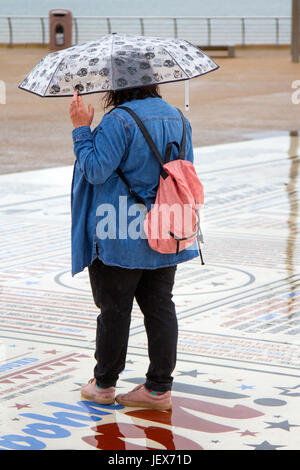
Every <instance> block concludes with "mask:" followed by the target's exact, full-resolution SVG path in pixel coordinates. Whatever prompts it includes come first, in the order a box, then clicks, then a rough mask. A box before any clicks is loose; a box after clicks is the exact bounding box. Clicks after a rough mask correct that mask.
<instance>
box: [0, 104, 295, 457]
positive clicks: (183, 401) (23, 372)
mask: <svg viewBox="0 0 300 470" xmlns="http://www.w3.org/2000/svg"><path fill="white" fill-rule="evenodd" d="M50 106H51V107H52V106H54V103H53V102H51V103H50ZM299 148H300V146H299V136H298V135H297V134H295V133H294V134H293V135H292V136H290V135H287V134H284V135H279V136H274V135H273V136H271V137H266V138H264V139H252V140H247V141H243V142H233V143H225V144H221V145H210V146H207V147H195V164H196V168H197V172H198V174H199V177H200V179H201V181H202V182H203V184H204V188H205V206H204V208H203V211H202V215H201V217H202V220H203V222H202V228H203V232H204V241H205V243H204V245H203V255H204V259H205V262H206V264H205V265H204V266H202V265H201V263H200V261H199V260H198V259H196V260H193V261H191V262H188V263H183V264H182V265H180V266H179V267H178V273H177V278H176V284H175V289H174V301H175V303H176V308H177V315H178V321H179V343H178V362H177V367H176V369H175V371H174V387H173V409H172V411H168V412H160V411H153V410H145V409H138V408H124V407H122V406H119V405H116V406H101V405H97V404H95V403H93V402H87V401H84V400H82V399H81V396H80V387H81V385H82V384H84V383H86V382H87V380H89V379H90V378H91V376H92V374H93V368H94V365H95V362H94V359H93V354H94V336H95V327H96V316H97V314H98V312H97V309H96V307H95V306H94V304H93V301H92V296H91V293H90V287H89V281H88V275H87V272H86V270H85V271H84V272H83V273H81V274H79V275H78V276H75V277H74V278H72V277H71V275H70V213H69V209H70V185H71V177H72V167H71V166H69V165H66V166H61V167H60V168H50V169H43V170H37V171H31V172H19V173H14V174H6V175H2V176H1V177H0V195H1V205H0V220H1V224H0V243H1V248H2V249H1V253H0V256H1V271H0V294H1V295H0V303H1V307H0V319H1V322H0V352H1V363H0V399H1V403H2V405H1V408H0V410H1V411H0V450H4V449H6V450H7V449H35V450H37V449H50V450H56V449H73V450H78V449H85V450H97V449H109V450H117V449H126V450H137V449H143V450H147V449H167V450H174V449H177V450H183V449H185V450H193V449H194V450H201V449H203V450H291V449H293V450H299V446H300V444H299V443H300V411H299V406H298V402H299V396H300V310H299V305H300V304H299V299H300V291H299V277H300V243H299V189H300V188H299V173H300V172H299ZM147 368H148V357H147V341H146V336H145V332H144V326H143V317H142V314H141V312H140V311H139V309H138V307H137V305H136V304H135V305H134V308H133V313H132V323H131V330H130V340H129V349H128V357H127V364H126V369H125V370H124V372H123V373H122V374H121V376H120V380H119V382H118V388H117V392H124V391H128V390H130V389H132V388H133V387H134V386H135V385H136V384H138V383H142V382H143V381H144V374H145V372H146V370H147Z"/></svg>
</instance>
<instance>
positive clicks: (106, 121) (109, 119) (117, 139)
mask: <svg viewBox="0 0 300 470" xmlns="http://www.w3.org/2000/svg"><path fill="white" fill-rule="evenodd" d="M72 137H73V143H74V154H75V156H76V160H77V162H78V165H79V168H80V170H81V171H82V173H83V175H84V177H85V179H86V180H87V181H88V182H89V183H91V184H103V183H105V181H106V180H107V179H108V178H109V177H110V176H111V175H112V173H113V172H114V171H115V170H116V169H117V167H118V166H119V164H120V162H121V160H122V158H123V156H124V154H125V152H126V150H127V148H128V143H129V136H128V129H127V128H125V123H123V120H121V119H120V118H119V117H118V116H116V115H111V114H107V115H105V116H104V117H103V119H102V121H101V123H100V124H99V126H97V127H96V128H95V129H94V131H93V132H92V131H91V129H90V127H89V126H80V127H77V128H76V129H73V131H72Z"/></svg>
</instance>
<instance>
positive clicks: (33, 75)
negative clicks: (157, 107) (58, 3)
mask: <svg viewBox="0 0 300 470" xmlns="http://www.w3.org/2000/svg"><path fill="white" fill-rule="evenodd" d="M218 68H219V66H218V65H217V64H216V63H215V62H214V61H213V59H211V58H210V57H209V56H208V55H207V54H205V53H204V52H203V51H201V50H200V49H199V48H198V47H195V46H194V45H192V44H191V43H189V42H188V41H185V40H183V39H173V38H170V39H164V38H158V37H149V36H133V35H129V34H118V33H113V34H109V35H107V36H103V37H101V38H100V39H98V40H95V41H90V42H86V43H83V44H78V45H76V46H72V47H68V48H66V49H62V50H60V51H57V52H52V53H50V54H48V55H46V56H45V57H43V58H42V59H41V60H40V61H39V62H38V63H37V65H36V66H35V67H34V68H33V69H32V70H31V71H30V72H29V73H28V75H27V76H26V78H25V79H24V80H23V81H22V82H21V83H20V85H19V88H21V89H23V90H26V91H29V92H32V93H35V94H37V95H39V96H42V97H54V96H55V97H56V96H73V94H74V91H75V90H78V92H79V93H80V94H81V95H84V94H89V93H101V92H107V91H113V90H122V89H126V88H134V87H140V86H145V85H151V84H161V83H168V82H176V81H180V80H189V79H191V78H194V77H198V76H200V75H204V74H206V73H208V72H211V71H213V70H216V69H218Z"/></svg>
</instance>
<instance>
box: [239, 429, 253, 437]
mask: <svg viewBox="0 0 300 470" xmlns="http://www.w3.org/2000/svg"><path fill="white" fill-rule="evenodd" d="M239 434H240V435H241V436H256V434H257V432H251V431H248V429H247V430H246V431H242V432H239Z"/></svg>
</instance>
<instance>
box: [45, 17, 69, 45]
mask: <svg viewBox="0 0 300 470" xmlns="http://www.w3.org/2000/svg"><path fill="white" fill-rule="evenodd" d="M49 33H50V41H49V49H51V50H54V51H57V50H60V49H65V48H66V47H70V46H71V45H72V13H71V11H69V10H63V9H54V10H50V11H49Z"/></svg>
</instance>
